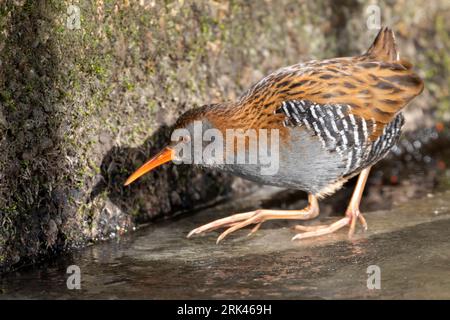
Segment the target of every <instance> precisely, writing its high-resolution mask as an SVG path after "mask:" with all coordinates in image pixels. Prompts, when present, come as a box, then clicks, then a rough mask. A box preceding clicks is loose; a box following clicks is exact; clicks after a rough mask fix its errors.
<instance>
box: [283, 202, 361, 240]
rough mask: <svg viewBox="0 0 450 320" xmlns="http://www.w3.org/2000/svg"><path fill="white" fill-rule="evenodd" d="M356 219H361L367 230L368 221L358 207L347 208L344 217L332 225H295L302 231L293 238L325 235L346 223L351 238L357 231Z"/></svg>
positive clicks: (299, 238)
mask: <svg viewBox="0 0 450 320" xmlns="http://www.w3.org/2000/svg"><path fill="white" fill-rule="evenodd" d="M356 219H359V221H360V223H361V225H362V226H363V229H364V231H366V230H367V222H366V219H364V217H363V215H362V214H361V212H360V211H359V209H358V208H355V209H347V212H346V215H345V217H344V218H342V219H339V220H338V221H336V222H333V223H332V224H330V225H319V226H301V225H297V226H295V230H298V231H302V233H298V234H296V235H295V236H294V237H293V238H292V240H301V239H306V238H312V237H318V236H323V235H326V234H330V233H333V232H335V231H337V230H339V229H341V228H343V227H345V226H346V225H349V231H348V237H349V239H351V238H352V237H353V235H354V233H355V226H356Z"/></svg>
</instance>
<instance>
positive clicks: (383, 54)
mask: <svg viewBox="0 0 450 320" xmlns="http://www.w3.org/2000/svg"><path fill="white" fill-rule="evenodd" d="M364 56H367V57H370V58H372V59H374V60H379V61H396V60H400V56H399V53H398V51H397V45H396V43H395V35H394V31H392V30H391V29H390V28H388V27H382V28H381V30H380V32H378V35H377V37H376V38H375V40H374V41H373V44H372V45H371V46H370V48H369V50H367V52H366V53H365V54H364Z"/></svg>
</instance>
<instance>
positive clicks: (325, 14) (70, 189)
mask: <svg viewBox="0 0 450 320" xmlns="http://www.w3.org/2000/svg"><path fill="white" fill-rule="evenodd" d="M447 3H448V1H432V2H426V3H425V2H424V1H397V2H396V1H389V2H388V4H382V5H381V13H382V22H383V23H385V24H389V25H390V26H392V27H393V28H394V29H395V30H397V35H398V38H399V46H400V48H401V49H402V52H403V53H404V54H405V55H406V56H407V57H408V58H409V59H410V60H411V61H413V62H414V63H415V64H416V66H417V68H418V69H420V74H421V75H422V76H423V77H424V78H425V79H426V81H427V88H426V90H425V92H424V94H423V96H422V97H421V98H420V99H417V100H416V101H415V102H414V103H412V104H411V106H410V107H409V108H408V111H407V116H408V117H409V119H410V121H409V127H410V128H416V127H418V126H423V125H425V126H430V125H433V123H434V119H435V118H440V119H443V120H446V119H448V118H449V105H448V101H449V100H448V90H449V70H450V61H449V58H448V52H449V51H450V38H449V33H448V31H449V23H450V22H449V21H450V19H449V8H448V4H447ZM368 4H369V1H356V0H354V1H352V0H346V1H331V0H330V1H288V0H282V1H229V2H228V1H223V2H222V1H220V2H210V1H150V0H148V1H147V0H140V1H107V0H98V1H23V0H15V1H3V2H2V3H1V4H0V31H1V32H0V50H1V53H0V103H1V108H0V150H1V152H0V266H2V268H3V269H2V270H7V269H8V267H10V266H12V265H17V264H21V263H26V262H32V261H35V260H36V258H38V257H42V256H46V255H48V254H49V253H52V252H57V251H60V250H62V249H66V248H72V247H74V246H82V245H84V244H86V242H88V241H93V240H97V239H102V238H108V237H112V236H115V235H117V233H122V232H125V231H126V230H129V229H130V228H131V227H132V226H133V225H135V224H136V223H139V222H144V221H148V220H149V219H151V218H154V217H162V216H167V217H168V216H172V215H173V214H175V213H179V212H184V211H186V210H189V209H192V208H194V207H197V206H201V205H205V204H206V203H210V202H212V201H215V200H217V199H218V198H221V197H225V196H229V195H230V194H232V193H233V190H235V188H236V183H235V182H236V180H234V179H233V178H231V177H229V176H225V175H222V174H220V173H217V172H207V173H202V172H200V171H199V170H197V169H193V168H190V167H183V166H171V165H167V166H165V167H164V168H160V169H158V170H157V171H155V172H154V173H152V174H149V175H147V176H146V177H144V178H143V179H141V180H140V181H138V182H137V183H135V184H134V185H132V187H130V188H124V187H122V184H123V182H124V180H125V179H126V177H127V176H128V175H129V174H130V173H131V172H132V171H133V169H135V168H136V167H137V166H138V165H140V164H142V163H143V161H144V160H145V159H146V158H147V157H148V156H149V155H150V154H152V153H153V152H155V151H156V150H157V149H158V148H160V147H161V146H162V145H163V143H164V141H165V140H166V139H167V138H168V134H169V129H168V127H170V125H171V124H172V123H173V122H174V120H175V119H176V117H177V116H178V115H179V114H181V113H182V112H183V111H185V110H187V109H189V108H192V107H195V106H199V105H201V104H204V103H210V102H218V101H223V100H227V99H235V98H236V97H237V96H238V95H239V94H240V93H241V92H242V91H243V90H244V89H245V88H246V87H248V86H249V85H250V84H251V83H253V82H254V81H257V80H258V79H259V78H261V77H262V76H263V75H265V74H266V73H268V72H270V71H272V70H274V69H276V68H278V67H282V66H285V65H289V64H293V63H297V62H299V61H302V60H308V59H312V58H314V59H321V58H327V57H334V56H339V55H351V54H357V53H360V52H362V51H364V50H365V48H367V47H368V45H369V44H370V42H371V41H372V39H373V37H374V36H375V34H376V31H375V30H368V29H367V27H366V19H367V15H366V11H365V10H366V8H367V5H368ZM71 5H72V6H76V8H78V9H79V13H80V21H79V22H80V23H79V28H77V24H76V23H74V21H76V20H73V19H76V16H75V17H74V14H75V15H76V11H77V10H78V9H76V8H75V9H74V7H71ZM424 7H426V12H425V11H424V10H425V9H424ZM74 10H75V11H74ZM400 17H401V18H400ZM240 186H241V187H242V186H243V185H242V184H240ZM244 187H245V185H244Z"/></svg>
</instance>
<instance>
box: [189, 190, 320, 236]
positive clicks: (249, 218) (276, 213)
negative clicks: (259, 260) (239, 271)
mask: <svg viewBox="0 0 450 320" xmlns="http://www.w3.org/2000/svg"><path fill="white" fill-rule="evenodd" d="M318 214H319V206H318V203H317V200H316V198H314V197H313V196H309V205H308V206H307V207H306V208H305V209H303V210H265V209H260V210H256V211H250V212H245V213H238V214H234V215H232V216H229V217H226V218H222V219H218V220H215V221H213V222H210V223H208V224H205V225H203V226H201V227H198V228H196V229H194V230H192V231H191V232H189V234H188V235H187V237H188V238H190V237H191V236H193V235H196V234H201V233H205V232H210V231H213V230H216V229H219V228H227V229H226V230H225V231H224V232H222V234H220V236H219V237H218V238H217V243H219V242H220V241H222V240H223V239H224V238H225V237H226V236H227V235H229V234H230V233H232V232H234V231H236V230H239V229H242V228H244V227H246V226H248V225H255V226H254V227H253V229H252V230H251V231H250V233H249V234H248V235H251V234H253V233H255V232H256V231H257V230H258V229H259V227H260V226H261V224H262V223H263V222H264V221H267V220H274V219H299V220H308V219H313V218H315V217H317V215H318Z"/></svg>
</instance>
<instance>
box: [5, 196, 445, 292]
mask: <svg viewBox="0 0 450 320" xmlns="http://www.w3.org/2000/svg"><path fill="white" fill-rule="evenodd" d="M274 192H276V190H275V189H264V190H263V191H260V192H258V193H257V194H254V195H252V196H249V197H246V198H241V199H240V200H237V201H234V202H232V203H226V204H222V205H219V206H216V207H215V208H210V209H207V210H204V211H202V212H199V213H197V214H195V215H193V216H189V217H188V216H182V217H180V218H178V219H177V220H175V221H164V222H162V223H158V224H154V225H153V224H152V225H149V226H146V227H144V228H142V229H140V230H138V231H136V232H134V233H131V234H127V235H125V236H122V237H120V238H117V239H115V240H113V241H110V242H106V243H102V244H100V245H95V246H92V247H89V248H85V249H83V250H81V251H78V252H75V253H73V254H70V255H68V256H65V257H61V258H58V259H57V260H54V261H51V262H47V263H46V264H45V265H41V266H38V267H33V268H28V269H27V268H23V269H20V270H18V271H16V272H14V273H10V274H7V275H5V276H4V277H3V278H2V279H1V281H0V292H1V297H2V298H7V299H15V298H62V299H64V298H81V299H85V298H148V299H158V298H159V299H190V298H274V299H312V298H318V299H335V298H344V299H347V298H370V299H379V298H393V299H412V298H425V299H438V298H441V299H449V298H450V267H449V266H450V244H449V240H450V235H449V231H448V230H450V201H449V200H450V192H443V193H437V194H434V195H431V194H430V195H428V196H427V197H425V198H423V199H418V200H413V201H410V202H408V203H404V204H402V205H400V206H397V207H395V208H393V209H392V210H390V211H376V212H370V213H367V214H366V215H365V217H366V219H367V221H368V223H369V230H368V231H367V232H365V233H363V232H362V231H361V229H358V233H357V235H356V236H355V238H354V239H353V240H352V241H349V240H347V238H346V232H345V231H340V232H338V233H336V234H333V235H330V236H327V237H321V238H317V239H310V240H303V241H299V242H292V241H291V240H290V239H291V238H292V236H293V235H294V234H295V233H294V231H293V230H292V228H291V227H292V226H293V225H295V224H296V222H295V221H291V222H286V221H274V222H267V223H265V224H263V226H262V228H261V229H260V230H259V231H258V232H257V233H256V234H254V235H253V236H251V237H247V236H246V235H247V232H248V231H249V229H246V230H243V231H238V232H236V233H235V234H232V235H231V236H229V237H228V238H226V239H225V241H224V242H223V243H221V244H220V245H216V244H215V240H216V237H217V236H218V233H217V232H213V233H210V234H207V235H205V236H199V237H195V238H193V239H186V238H185V236H186V234H187V233H188V232H189V231H190V230H191V229H192V228H194V227H196V226H198V225H200V224H203V223H206V222H209V221H210V220H213V219H217V218H220V217H223V216H226V215H228V214H230V213H233V212H239V211H243V210H244V211H245V210H247V209H248V208H250V207H252V208H255V207H259V206H260V205H261V204H262V203H267V202H266V198H268V197H269V198H270V197H272V196H273V193H274ZM334 219H335V218H325V219H323V218H322V219H320V218H319V220H315V221H311V222H308V224H317V223H321V222H322V223H329V222H331V221H334ZM320 220H322V221H320ZM69 265H78V266H79V267H80V270H81V290H68V289H67V286H66V281H67V277H68V276H69V275H68V274H66V270H67V267H68V266H69ZM371 265H376V266H378V267H379V268H380V270H381V289H379V290H377V289H374V290H369V289H368V288H367V279H368V274H367V268H368V267H369V266H371Z"/></svg>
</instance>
